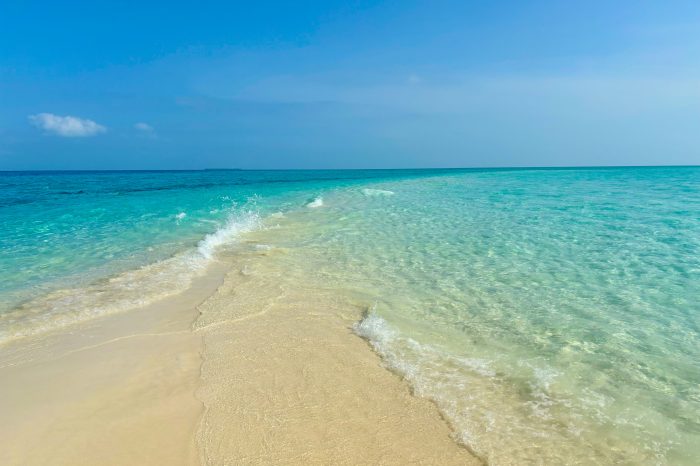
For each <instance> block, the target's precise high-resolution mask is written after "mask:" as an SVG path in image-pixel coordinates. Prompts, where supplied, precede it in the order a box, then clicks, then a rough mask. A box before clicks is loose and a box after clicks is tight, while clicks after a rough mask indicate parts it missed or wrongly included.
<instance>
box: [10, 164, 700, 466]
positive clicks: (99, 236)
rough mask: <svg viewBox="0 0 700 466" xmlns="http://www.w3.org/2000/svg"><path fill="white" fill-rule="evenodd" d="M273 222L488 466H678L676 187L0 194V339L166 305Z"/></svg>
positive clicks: (375, 185) (307, 184)
mask: <svg viewBox="0 0 700 466" xmlns="http://www.w3.org/2000/svg"><path fill="white" fill-rule="evenodd" d="M281 217H284V218H287V219H291V220H293V221H294V222H296V223H297V224H303V227H304V228H305V231H306V232H307V234H306V236H305V238H304V240H303V241H301V240H295V239H294V238H292V236H291V235H286V234H285V230H284V224H283V225H282V228H280V232H279V245H280V246H284V247H287V248H297V249H299V250H301V251H303V252H306V253H308V257H309V258H310V259H309V260H310V263H309V264H306V265H304V266H305V267H308V268H309V274H310V275H313V276H314V277H316V278H319V279H321V280H323V283H324V284H325V285H326V286H329V287H333V288H335V289H337V290H338V292H339V293H350V294H354V295H356V296H362V299H363V300H365V301H366V303H367V306H368V307H369V309H370V312H369V313H368V315H367V316H366V318H365V319H363V320H362V321H361V322H359V323H358V324H357V325H356V327H355V331H356V332H357V333H358V334H359V335H361V336H363V337H364V338H367V339H368V340H369V341H370V343H371V344H372V345H373V346H374V348H375V350H376V351H377V352H378V353H379V354H380V355H381V356H382V357H383V359H384V361H385V364H386V365H387V366H389V367H390V368H391V369H392V370H394V371H396V372H398V373H400V374H402V375H403V376H404V377H405V378H406V379H407V380H408V381H409V382H410V383H411V384H412V386H413V387H414V389H415V392H416V393H417V394H418V395H420V396H424V397H427V398H430V399H432V400H434V401H435V403H436V404H437V405H438V407H439V408H440V409H441V410H442V412H443V414H444V415H445V418H446V419H447V420H448V421H449V422H450V424H451V426H452V427H453V429H454V431H455V436H456V439H457V440H458V441H460V442H463V443H464V444H465V445H467V446H468V447H469V448H470V449H472V450H473V451H474V452H475V453H477V454H478V455H480V456H482V457H483V458H485V459H487V460H488V461H489V462H490V463H492V464H523V463H529V462H534V463H538V462H541V463H545V464H697V457H698V445H700V168H696V167H678V168H672V167H668V168H616V169H567V170H554V169H550V170H459V171H457V170H455V171H432V172H431V171H397V172H394V171H299V172H296V171H293V172H274V171H271V172H248V171H240V172H239V171H220V172H219V171H211V172H137V173H73V174H71V173H63V174H36V173H34V174H32V173H24V174H0V218H1V219H2V222H0V251H1V252H0V340H10V339H17V338H21V337H23V336H25V335H30V334H39V333H40V332H44V331H48V330H51V329H56V328H61V327H62V326H66V325H70V324H72V323H73V322H77V321H80V320H83V319H88V318H91V317H92V316H94V315H100V314H104V313H109V312H117V311H119V310H123V309H128V308H131V307H135V306H138V305H141V304H143V303H145V302H149V301H150V300H155V299H158V298H159V297H161V296H163V295H167V294H173V293H177V292H178V291H181V290H182V289H184V288H186V287H187V286H188V285H189V283H190V282H191V280H192V278H193V277H194V276H196V275H197V274H198V273H202V271H203V270H204V269H205V268H206V266H207V264H208V263H209V261H211V260H212V258H214V257H216V255H217V254H218V252H219V251H220V250H222V249H225V248H226V247H227V246H228V245H230V244H232V243H235V241H237V239H238V238H241V237H242V236H241V235H245V233H246V232H247V231H251V230H255V229H259V228H267V227H269V225H270V224H271V223H274V219H275V218H281ZM291 220H290V221H291ZM273 246H274V245H273ZM300 267H301V265H300Z"/></svg>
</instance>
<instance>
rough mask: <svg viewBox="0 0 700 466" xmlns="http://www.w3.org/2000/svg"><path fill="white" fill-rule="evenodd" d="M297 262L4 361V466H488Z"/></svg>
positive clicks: (355, 305) (354, 312)
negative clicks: (455, 435) (382, 357)
mask: <svg viewBox="0 0 700 466" xmlns="http://www.w3.org/2000/svg"><path fill="white" fill-rule="evenodd" d="M294 260H295V258H294V255H293V254H288V253H287V252H285V251H284V250H271V251H265V252H260V251H257V250H255V249H254V248H248V249H247V250H245V251H243V252H241V251H238V252H237V253H236V254H235V255H234V254H232V255H229V256H228V257H226V267H227V268H228V269H229V271H228V273H227V274H226V275H225V276H224V277H223V278H222V276H221V274H218V275H217V274H213V275H211V276H208V277H205V278H203V279H201V280H199V281H198V282H197V283H195V286H194V287H193V288H192V290H190V291H189V292H187V293H184V294H182V295H179V296H177V297H173V298H170V299H167V300H164V301H162V302H160V303H157V304H156V305H152V306H149V307H148V308H144V309H139V310H135V311H132V312H128V313H124V314H120V315H115V316H110V317H104V318H101V319H98V320H95V321H92V322H90V323H89V324H84V325H82V326H80V327H76V328H73V329H71V330H70V331H68V332H63V333H61V334H57V335H51V336H45V337H43V338H42V339H35V340H23V341H20V342H17V343H15V344H14V345H11V346H9V347H5V348H1V349H0V412H2V413H3V415H2V420H0V464H4V465H5V464H7V465H15V464H17V465H19V464H52V465H64V464H65V465H68V464H70V465H78V464H129V465H142V464H143V465H146V464H168V465H177V464H211V465H224V464H440V465H447V464H478V463H479V461H478V460H477V459H476V458H475V457H473V456H472V455H470V454H469V452H468V451H467V450H466V449H465V448H463V447H461V446H460V445H458V444H457V443H456V442H454V441H453V439H452V438H451V437H450V434H451V432H450V429H449V426H448V425H447V423H446V422H445V421H444V420H443V419H442V418H441V417H440V414H439V412H438V411H437V409H436V407H435V406H434V405H433V404H432V403H430V402H429V401H427V400H424V399H420V398H416V397H414V396H412V395H411V393H410V389H409V387H408V385H407V384H406V383H405V382H404V381H402V380H401V379H400V378H399V377H398V376H396V375H395V374H392V373H391V372H389V371H387V370H386V369H385V368H384V367H383V366H382V364H381V360H380V359H379V358H378V356H377V355H376V354H374V353H373V352H372V351H371V349H370V347H369V345H368V344H367V343H366V342H365V341H363V340H362V339H360V338H359V337H357V336H356V335H355V334H354V333H353V332H352V326H353V324H354V323H355V322H357V321H358V320H359V319H360V318H361V317H362V313H363V311H364V309H365V303H363V302H362V300H361V299H358V300H353V299H352V298H349V297H347V296H343V295H339V294H337V293H335V292H333V291H332V290H324V289H323V288H321V287H319V286H318V285H311V284H305V283H304V281H303V279H302V277H301V275H303V273H302V272H301V271H299V272H298V273H296V274H295V273H294V271H293V270H290V269H289V267H293V266H294ZM207 296H208V297H207Z"/></svg>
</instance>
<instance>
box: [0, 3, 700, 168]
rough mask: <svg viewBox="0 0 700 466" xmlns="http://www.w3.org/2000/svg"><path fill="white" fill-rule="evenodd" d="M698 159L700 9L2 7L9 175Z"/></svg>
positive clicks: (1, 108) (0, 145)
mask: <svg viewBox="0 0 700 466" xmlns="http://www.w3.org/2000/svg"><path fill="white" fill-rule="evenodd" d="M675 164H679V165H690V164H700V2H698V1H697V0H694V1H685V0H674V1H660V0H659V1H645V0H637V1H628V0H618V1H609V0H606V1H599V0H589V1H567V2H565V1H503V0H501V1H498V0H494V1H488V2H487V1H468V0H463V1H458V2H451V1H439V0H437V1H430V2H414V1H410V0H404V1H345V2H337V1H334V0H327V1H322V2H303V1H297V2H266V1H257V2H236V1H222V2H211V1H209V2H208V1H200V2H196V3H195V2H190V3H188V4H185V2H172V1H167V2H165V1H162V2H161V1H148V2H129V1H91V2H88V1H82V2H78V1H73V0H63V1H61V2H54V1H48V0H45V1H43V2H38V1H32V0H3V1H2V2H0V170H39V169H41V170H61V169H88V170H92V169H200V168H246V169H254V168H261V169H269V168H273V169H286V168H404V167H500V166H590V165H675Z"/></svg>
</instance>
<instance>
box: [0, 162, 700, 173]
mask: <svg viewBox="0 0 700 466" xmlns="http://www.w3.org/2000/svg"><path fill="white" fill-rule="evenodd" d="M694 167H700V164H670V165H661V164H659V165H513V166H484V167H479V166H473V167H401V168H213V167H212V168H97V169H90V168H68V169H42V168H39V169H17V170H0V173H33V172H38V173H42V172H43V173H61V172H85V173H87V172H204V171H321V170H325V171H353V170H354V171H357V170H365V171H396V170H576V169H611V168H694Z"/></svg>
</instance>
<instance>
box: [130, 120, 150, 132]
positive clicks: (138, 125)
mask: <svg viewBox="0 0 700 466" xmlns="http://www.w3.org/2000/svg"><path fill="white" fill-rule="evenodd" d="M134 128H135V129H137V130H139V131H143V132H144V133H152V132H154V131H155V129H154V128H153V126H151V125H149V124H148V123H143V122H139V123H136V124H135V125H134Z"/></svg>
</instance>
